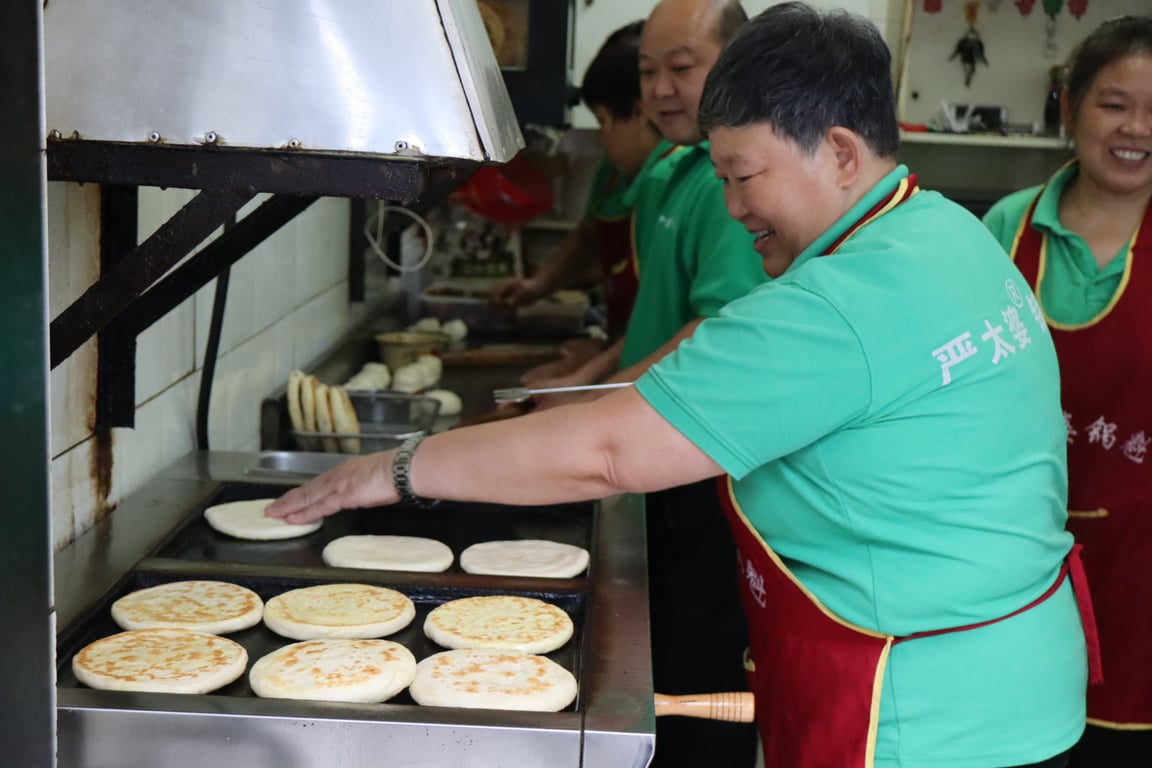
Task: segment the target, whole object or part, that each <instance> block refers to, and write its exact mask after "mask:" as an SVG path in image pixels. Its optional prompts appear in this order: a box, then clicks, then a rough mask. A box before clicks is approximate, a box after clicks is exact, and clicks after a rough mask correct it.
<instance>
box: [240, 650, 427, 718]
mask: <svg viewBox="0 0 1152 768" xmlns="http://www.w3.org/2000/svg"><path fill="white" fill-rule="evenodd" d="M415 674H416V658H415V657H414V656H413V655H412V652H411V651H409V650H408V649H407V648H405V647H404V646H402V645H400V644H399V643H394V642H392V641H391V640H373V639H329V640H305V641H303V642H300V643H293V644H292V645H287V646H285V647H283V648H280V649H278V650H275V651H273V652H272V653H270V654H268V655H267V656H264V657H263V658H261V659H259V660H258V661H257V662H256V663H255V664H253V665H252V671H251V672H249V673H248V682H249V683H250V684H251V685H252V691H253V692H254V693H255V694H256V695H257V696H262V697H264V698H272V699H314V700H319V701H349V702H355V703H361V704H374V703H377V702H381V701H387V700H388V699H390V698H392V697H393V696H395V695H396V694H397V693H399V692H400V691H402V690H404V689H405V688H407V687H408V684H409V683H411V682H412V677H413V676H414V675H415Z"/></svg>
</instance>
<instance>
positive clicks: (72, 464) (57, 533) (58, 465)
mask: <svg viewBox="0 0 1152 768" xmlns="http://www.w3.org/2000/svg"><path fill="white" fill-rule="evenodd" d="M93 443H94V441H93V440H91V439H88V440H85V441H84V442H82V443H80V444H79V445H77V446H75V447H73V448H72V449H71V450H69V451H67V452H66V453H64V454H62V455H61V456H60V457H58V458H56V459H54V460H53V461H52V468H51V475H52V546H53V548H54V549H60V548H61V547H63V546H64V545H66V544H69V543H71V542H72V540H73V539H75V538H76V536H78V535H79V534H80V533H81V532H83V531H85V530H87V529H88V528H89V527H91V525H92V524H93V523H94V522H95V520H96V517H97V514H98V512H99V509H98V504H97V502H96V495H95V491H94V490H93V488H92V479H91V467H92V452H93Z"/></svg>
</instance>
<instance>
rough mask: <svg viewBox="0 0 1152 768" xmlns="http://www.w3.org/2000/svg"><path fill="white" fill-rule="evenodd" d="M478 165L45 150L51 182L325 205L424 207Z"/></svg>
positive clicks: (132, 147)
mask: <svg viewBox="0 0 1152 768" xmlns="http://www.w3.org/2000/svg"><path fill="white" fill-rule="evenodd" d="M478 166H479V164H478V163H469V162H466V161H455V160H453V161H437V160H436V159H435V158H432V159H426V158H419V159H417V158H414V159H412V160H400V159H397V158H394V157H392V158H386V157H381V156H378V155H360V156H357V155H338V154H321V153H317V152H303V151H299V150H295V151H274V150H250V149H227V148H224V147H214V148H204V147H171V146H163V145H137V144H117V143H114V142H100V141H77V140H71V139H58V140H53V141H49V142H48V178H49V179H51V180H52V181H82V182H97V183H101V184H108V183H111V184H134V185H139V186H155V187H180V188H184V189H232V190H238V191H243V192H247V193H249V194H255V193H256V192H273V193H277V194H287V195H319V196H321V197H353V198H377V199H380V200H391V201H393V202H396V203H411V202H414V201H416V200H420V199H423V198H424V197H425V193H426V191H427V189H428V188H430V187H436V186H447V187H448V188H451V187H454V186H456V185H457V184H460V183H461V182H462V181H463V180H464V179H466V178H467V177H468V176H469V175H470V174H471V173H472V172H473V171H474V170H475V168H476V167H478Z"/></svg>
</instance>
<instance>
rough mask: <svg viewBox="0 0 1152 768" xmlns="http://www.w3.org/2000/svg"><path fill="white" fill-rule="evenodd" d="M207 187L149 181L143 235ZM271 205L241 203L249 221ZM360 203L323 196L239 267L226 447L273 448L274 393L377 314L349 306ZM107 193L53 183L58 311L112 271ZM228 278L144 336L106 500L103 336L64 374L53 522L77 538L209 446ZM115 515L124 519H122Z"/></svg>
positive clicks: (55, 421)
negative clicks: (262, 430)
mask: <svg viewBox="0 0 1152 768" xmlns="http://www.w3.org/2000/svg"><path fill="white" fill-rule="evenodd" d="M194 194H195V193H194V192H192V191H188V190H165V191H161V190H154V189H142V190H141V195H140V226H139V236H140V237H141V238H142V239H143V238H145V237H147V236H148V235H149V234H151V233H152V232H153V231H155V229H156V227H158V226H159V225H160V224H162V223H163V222H164V221H166V220H167V219H168V218H169V217H170V216H171V215H172V213H174V212H175V211H177V210H178V209H179V208H180V207H181V206H183V205H184V204H185V203H186V202H187V201H188V200H190V199H191V198H192V197H193V195H194ZM259 202H261V199H257V200H256V201H254V202H253V203H251V204H249V205H248V206H246V207H245V209H244V210H243V211H241V215H244V214H245V213H247V212H248V211H250V210H252V209H253V208H254V207H255V206H256V205H258V204H259ZM348 213H349V203H348V201H346V200H339V199H323V200H319V201H317V202H316V203H314V204H313V205H312V206H311V207H310V208H309V209H308V210H306V211H305V212H304V213H303V214H301V215H300V216H298V217H297V218H296V219H295V220H293V221H292V222H289V223H288V224H287V225H286V226H285V227H284V228H283V229H282V230H281V231H280V232H277V233H276V234H275V235H273V236H272V237H270V238H269V239H268V240H267V241H266V242H265V243H263V244H262V245H261V246H260V247H259V248H258V249H256V250H254V251H253V252H252V253H249V254H248V255H246V256H245V257H244V258H243V259H241V260H240V261H239V262H238V263H237V264H236V265H235V266H234V267H233V268H232V274H231V279H230V286H229V295H228V305H227V310H226V312H225V319H224V329H223V339H222V344H221V354H220V358H219V360H218V364H217V371H216V377H215V379H214V387H213V396H212V405H211V409H210V411H209V437H210V441H211V444H212V447H213V448H214V449H220V450H256V449H257V448H258V447H259V421H258V420H259V408H260V401H261V400H262V399H263V398H264V397H265V396H267V395H268V394H269V393H270V392H273V391H275V390H276V389H278V388H279V387H280V386H282V384H283V382H284V380H285V379H286V378H287V376H288V372H289V371H290V370H291V369H292V368H293V367H297V366H303V365H306V364H308V363H309V362H311V361H313V360H315V359H316V358H317V357H318V356H320V354H321V353H322V352H324V351H325V350H326V349H327V348H328V347H330V345H331V344H332V343H333V342H334V341H335V340H336V339H338V338H339V337H340V336H341V335H342V334H343V333H344V332H345V331H346V330H347V329H348V328H349V327H350V326H351V325H352V324H353V323H355V322H357V321H358V320H360V319H361V318H362V317H363V316H364V313H365V312H366V311H367V309H366V307H364V306H363V305H354V306H349V304H348V299H347V297H348V274H347V272H348V257H347V247H348V246H347V242H348ZM98 221H99V195H98V190H97V189H96V188H95V187H94V186H91V185H90V186H88V187H79V186H77V185H64V184H51V185H49V203H48V226H49V274H50V304H51V306H52V311H53V314H55V313H57V312H59V311H60V309H62V308H63V307H66V306H67V305H68V304H69V303H71V301H72V300H74V298H75V297H76V296H78V295H79V294H80V293H81V292H83V290H84V289H85V288H86V287H87V286H88V285H89V284H91V282H92V281H93V280H95V278H96V276H97V275H98V274H99V262H98V258H99V254H98V232H99V225H98ZM214 291H215V284H214V283H210V284H209V285H207V286H205V287H204V288H203V289H201V290H200V291H198V292H197V294H196V295H195V296H193V297H192V298H190V299H189V300H188V301H186V302H185V303H184V304H182V305H181V306H179V307H177V308H176V309H175V310H173V311H172V312H171V313H169V315H168V316H166V317H165V318H163V319H162V320H160V321H159V322H157V323H156V324H155V325H154V326H153V327H152V328H150V329H148V330H147V331H145V332H144V333H143V334H142V335H141V336H140V338H139V340H138V348H137V379H136V395H137V398H136V399H137V408H136V425H135V427H134V428H132V429H115V430H113V436H112V444H113V449H112V450H113V469H112V488H111V492H110V493H109V494H108V498H107V499H98V498H97V497H96V493H97V491H96V489H95V488H94V484H93V481H92V479H91V474H92V473H91V465H92V446H93V440H92V439H91V435H92V430H93V422H94V403H95V372H96V368H95V343H94V342H89V344H88V345H86V346H85V347H84V348H82V349H81V350H79V351H78V352H77V353H76V354H74V355H73V356H72V357H71V358H70V359H69V360H67V361H66V362H65V363H64V364H62V365H61V366H60V367H59V368H58V369H57V370H56V371H55V372H54V375H53V377H52V445H53V456H54V459H53V463H52V490H53V499H54V500H53V512H52V518H53V522H52V530H53V542H54V545H55V546H56V547H57V548H59V547H62V546H64V545H66V544H67V543H69V542H71V541H72V540H73V539H74V538H75V537H76V536H77V535H79V534H81V533H83V532H84V531H85V530H87V529H88V528H89V527H91V525H92V524H93V523H94V522H95V521H96V518H97V516H98V514H99V513H100V510H102V509H104V508H106V507H107V506H115V504H116V503H117V502H118V501H119V500H120V499H122V498H123V497H124V496H126V495H128V494H130V493H132V492H133V491H134V490H136V489H137V488H139V487H140V486H141V485H142V484H143V483H144V482H146V481H147V480H149V479H150V478H152V477H154V476H155V475H156V474H157V473H158V472H160V471H161V470H163V469H164V467H166V466H167V465H169V464H171V463H172V462H173V461H175V460H176V459H178V458H179V457H181V456H183V455H184V454H186V453H188V452H189V451H192V450H193V449H194V447H195V443H196V435H195V415H196V400H197V393H198V390H199V386H200V374H201V369H202V366H203V347H204V344H205V342H206V341H207V334H208V326H209V319H210V316H211V309H212V300H213V296H214ZM113 514H114V513H113Z"/></svg>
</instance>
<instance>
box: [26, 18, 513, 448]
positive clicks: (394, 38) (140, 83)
mask: <svg viewBox="0 0 1152 768" xmlns="http://www.w3.org/2000/svg"><path fill="white" fill-rule="evenodd" d="M44 51H45V53H44V70H45V104H46V108H45V112H46V130H47V136H46V150H47V152H46V155H47V163H46V164H47V169H48V178H49V179H50V180H52V181H77V182H86V183H96V184H100V185H102V187H103V191H104V192H107V193H109V194H110V195H115V194H117V193H116V192H115V190H118V189H120V188H124V189H132V188H138V187H145V186H152V187H178V188H185V189H196V190H200V191H201V192H200V194H199V195H198V196H197V197H196V198H195V199H194V200H193V201H192V202H190V203H189V204H188V205H187V206H185V208H184V209H182V210H181V211H180V212H178V213H177V214H176V215H174V216H173V217H172V218H171V219H169V221H168V222H166V223H165V224H164V225H163V226H162V227H161V228H160V229H158V230H157V231H156V232H155V233H153V235H152V236H151V237H150V238H149V239H148V240H147V241H145V242H144V243H141V244H139V245H138V246H137V245H136V243H135V241H134V240H133V241H132V242H129V243H127V245H125V244H123V243H117V246H119V250H121V251H126V250H129V249H131V253H128V254H124V253H119V252H117V253H109V254H108V255H109V256H110V257H111V258H110V259H108V260H107V263H108V264H115V266H114V267H110V268H109V270H108V272H107V274H104V275H102V277H101V278H100V280H99V281H97V283H95V284H93V285H92V286H90V287H89V288H88V290H87V291H86V292H85V294H84V295H83V296H81V297H80V298H79V299H78V300H77V301H76V302H74V303H73V304H72V305H71V306H70V307H68V308H67V309H66V310H65V311H64V312H62V313H61V314H60V315H59V316H58V317H57V318H55V319H54V320H53V321H52V328H51V331H52V365H53V367H55V366H56V365H59V364H60V362H62V361H63V360H64V359H66V358H67V357H68V356H69V355H70V354H72V352H73V351H75V350H76V349H77V348H78V347H79V346H80V344H82V343H84V342H85V341H86V340H87V339H88V338H90V337H91V336H92V335H93V334H95V333H97V332H100V331H101V330H102V329H103V328H105V326H106V325H107V324H108V323H109V322H110V321H111V320H112V319H113V318H114V317H116V316H117V315H118V314H119V313H120V312H121V311H122V310H124V309H125V308H126V307H127V306H128V305H129V304H130V303H131V301H132V300H133V299H134V297H136V296H139V295H140V294H141V293H142V292H143V291H145V290H146V289H148V288H149V286H151V285H153V283H155V282H156V281H157V280H159V279H160V278H161V277H162V276H163V275H164V274H165V272H167V271H168V270H169V269H171V268H173V267H174V266H175V265H176V264H177V263H179V262H180V260H181V259H183V258H184V257H185V255H187V254H189V253H191V252H192V250H193V249H194V248H195V247H196V246H197V245H198V244H199V243H200V242H202V241H203V240H204V239H205V238H206V237H208V236H209V235H210V234H211V233H212V232H214V231H216V229H217V228H218V227H220V226H222V225H223V224H225V223H227V222H228V221H229V220H230V219H231V218H233V217H234V216H235V214H236V212H238V211H239V210H240V209H241V207H243V206H244V205H245V204H246V203H247V202H248V201H249V200H251V199H252V198H253V197H254V196H255V195H257V194H258V193H264V192H267V193H272V195H273V197H272V198H271V199H269V200H268V201H266V202H265V203H263V205H262V206H261V209H260V210H261V211H263V212H264V214H262V216H260V217H257V216H255V215H249V216H247V217H245V223H247V224H249V225H250V226H249V227H248V229H249V230H250V231H249V232H248V233H247V234H235V233H226V235H225V237H228V235H229V234H234V235H235V236H233V237H232V238H231V240H229V241H227V242H223V241H224V239H225V238H220V239H218V240H217V241H216V242H215V243H214V245H215V246H218V247H217V251H218V253H217V254H216V255H214V256H213V257H212V258H210V259H207V258H201V255H197V258H198V259H200V261H201V264H199V265H196V267H195V268H196V270H198V271H197V274H196V275H195V276H193V275H187V274H177V273H173V275H172V276H171V277H169V278H167V279H166V282H167V283H169V284H171V286H172V290H170V291H167V292H165V293H164V294H163V295H162V297H159V298H157V301H156V302H154V303H157V304H160V305H162V306H161V307H160V309H162V310H164V311H166V310H167V309H170V308H171V307H172V306H175V305H176V303H178V302H179V301H180V300H183V299H184V298H186V296H187V295H189V292H190V291H194V290H196V289H198V288H199V287H200V286H201V285H202V284H203V283H204V282H206V281H207V280H209V279H211V278H212V277H214V276H215V275H216V274H217V273H219V271H220V270H221V269H223V268H224V267H226V266H228V265H229V264H231V263H233V262H235V261H236V260H237V259H238V258H240V257H241V256H242V255H243V254H244V253H246V252H247V250H248V249H250V248H252V247H254V245H255V244H256V243H258V242H260V241H261V240H262V239H263V238H265V237H267V236H268V235H269V234H271V233H272V232H274V231H275V230H276V229H277V228H278V227H280V226H281V225H282V224H283V223H284V222H285V221H287V220H288V219H290V218H291V217H292V216H295V215H296V214H297V213H299V211H300V210H302V209H303V207H306V206H307V205H308V204H310V203H311V202H312V200H315V199H316V198H318V197H347V198H372V199H382V200H387V201H390V202H393V203H395V204H398V205H404V206H408V207H410V208H413V209H420V208H423V209H427V208H429V207H431V206H433V205H435V204H436V203H437V202H439V201H440V200H442V199H443V198H444V197H445V196H446V195H447V194H448V193H449V192H451V191H452V190H453V189H454V188H455V187H457V186H458V185H459V184H461V183H462V182H463V181H465V180H467V179H468V178H469V176H470V175H471V174H472V173H473V172H474V171H475V169H476V168H478V167H479V166H480V165H482V164H485V163H502V162H506V161H508V160H510V159H511V158H512V157H513V156H514V155H515V154H516V153H517V152H518V151H519V150H520V149H521V148H522V147H523V146H524V139H523V136H522V135H521V133H520V128H519V126H518V124H517V120H516V115H515V112H514V110H513V107H512V104H511V101H510V100H509V98H508V92H507V90H506V88H505V86H504V80H503V77H502V75H501V72H500V69H499V67H498V65H497V63H496V57H495V55H494V54H493V52H492V46H491V44H490V43H489V41H488V36H487V33H486V31H485V28H484V22H483V20H482V18H481V16H480V11H479V8H478V7H477V5H476V0H159V1H158V0H45V8H44ZM109 211H112V213H114V214H119V213H120V212H123V215H122V216H120V218H121V219H123V220H124V221H130V222H131V223H130V224H129V225H127V226H125V227H122V228H121V229H123V231H125V232H129V233H132V236H133V237H134V232H135V223H134V222H135V219H134V216H135V200H134V199H133V200H129V201H125V202H124V203H123V204H122V205H119V206H113V205H112V204H110V203H108V201H105V203H103V204H102V207H101V216H102V217H103V218H106V219H107V218H108V215H107V214H108V212H109ZM102 229H108V228H107V227H104V226H103V225H102ZM104 247H105V248H107V249H108V250H110V251H115V250H117V248H115V247H112V248H108V244H107V243H105V246H104ZM121 257H123V258H121ZM185 266H189V265H185ZM148 293H149V295H150V296H155V295H156V291H155V289H153V290H151V291H149V292H148ZM150 314H152V315H156V316H160V315H161V314H162V312H160V313H159V314H157V312H155V311H154V312H151V313H150ZM139 325H141V324H140V323H137V324H136V325H134V326H133V330H134V331H135V330H139V328H138V327H137V326H139ZM143 327H146V326H143ZM126 338H129V341H130V342H131V343H132V345H133V347H132V348H133V349H134V343H135V335H134V333H133V334H128V335H127V336H126ZM130 354H134V353H131V352H129V351H125V352H124V355H125V357H126V358H127V357H128V356H129V355H130ZM129 373H131V371H129ZM110 389H112V388H111V387H101V392H105V391H108V390H110ZM121 389H123V387H120V388H119V389H118V390H117V391H119V390H121ZM129 405H130V404H129ZM116 412H117V413H118V414H119V415H117V416H115V417H112V418H111V421H110V423H114V424H116V425H119V426H126V425H128V424H129V423H130V421H131V415H130V412H131V408H130V407H128V408H125V407H121V408H120V409H119V410H117V411H116Z"/></svg>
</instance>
